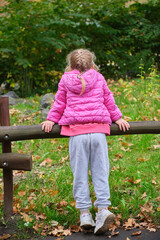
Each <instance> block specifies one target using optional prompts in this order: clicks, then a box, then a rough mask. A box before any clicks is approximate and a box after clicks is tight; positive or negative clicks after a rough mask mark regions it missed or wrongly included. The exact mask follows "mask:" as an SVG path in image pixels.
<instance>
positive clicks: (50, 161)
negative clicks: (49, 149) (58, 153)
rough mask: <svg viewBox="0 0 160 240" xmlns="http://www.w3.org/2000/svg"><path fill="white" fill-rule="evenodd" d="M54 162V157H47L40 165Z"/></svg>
mask: <svg viewBox="0 0 160 240" xmlns="http://www.w3.org/2000/svg"><path fill="white" fill-rule="evenodd" d="M52 162H53V160H52V159H50V158H46V159H45V160H44V161H43V162H42V163H41V164H40V166H45V165H46V164H47V163H48V164H49V163H52Z"/></svg>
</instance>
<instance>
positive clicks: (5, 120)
mask: <svg viewBox="0 0 160 240" xmlns="http://www.w3.org/2000/svg"><path fill="white" fill-rule="evenodd" d="M0 126H10V117H9V99H8V97H0ZM2 152H3V153H10V152H11V142H10V141H7V142H3V143H2ZM3 183H4V217H5V218H6V217H10V216H11V215H12V214H13V173H12V170H11V169H3Z"/></svg>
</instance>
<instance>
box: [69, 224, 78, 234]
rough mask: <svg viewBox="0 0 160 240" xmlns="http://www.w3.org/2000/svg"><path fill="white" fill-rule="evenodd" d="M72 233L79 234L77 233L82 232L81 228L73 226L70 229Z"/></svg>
mask: <svg viewBox="0 0 160 240" xmlns="http://www.w3.org/2000/svg"><path fill="white" fill-rule="evenodd" d="M69 229H70V231H71V232H74V233H77V232H81V228H80V227H79V226H77V225H72V226H70V227H69Z"/></svg>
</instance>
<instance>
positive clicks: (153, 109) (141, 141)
mask: <svg viewBox="0 0 160 240" xmlns="http://www.w3.org/2000/svg"><path fill="white" fill-rule="evenodd" d="M159 79H160V76H159V77H156V76H155V77H152V79H149V78H148V79H147V80H146V81H145V80H143V81H142V80H141V79H136V80H133V81H123V80H122V79H120V80H119V81H118V82H113V81H111V82H109V84H108V85H109V88H110V89H111V90H112V91H113V92H114V96H115V100H116V103H117V105H118V106H119V108H120V109H121V111H122V113H123V115H124V118H125V119H129V121H144V120H153V121H154V120H159V121H160V117H159V115H160V114H159V113H160V109H159V100H160V95H159V92H160V91H159V90H160V87H159V86H160V84H159V83H160V80H159ZM39 102H40V96H37V95H36V96H35V97H32V98H28V99H26V103H25V104H24V103H23V104H17V105H16V106H13V107H10V115H11V117H10V118H11V125H14V124H16V125H34V124H40V123H41V114H40V112H39V110H38V109H39ZM17 110H18V111H17ZM107 141H108V148H109V158H110V179H109V180H110V192H111V202H112V207H113V209H112V211H113V212H114V213H115V214H119V213H121V214H122V220H125V219H128V218H129V217H135V216H137V214H138V213H140V206H143V205H144V204H145V203H149V204H151V205H152V207H153V213H152V214H151V217H152V220H153V221H154V223H156V224H159V222H160V214H159V213H160V212H159V208H158V207H159V198H158V196H159V189H160V185H159V180H160V177H159V176H160V166H159V165H160V161H159V160H160V158H159V148H156V147H155V146H157V145H160V136H159V135H156V134H155V135H126V136H109V137H107ZM68 145H69V139H68V138H63V139H40V140H27V141H18V142H12V151H14V152H17V151H19V152H23V153H29V154H32V155H33V169H32V171H31V172H22V171H14V179H15V183H14V210H15V211H17V214H21V213H26V214H27V215H28V216H30V218H31V219H30V220H29V223H27V224H29V225H28V227H25V224H26V222H27V220H26V219H24V220H23V221H22V220H21V221H18V224H19V228H20V229H23V230H24V229H26V228H27V229H28V228H30V229H32V228H33V226H35V224H36V223H38V228H39V230H40V231H41V229H43V228H44V226H46V225H47V226H49V225H50V224H51V222H52V221H53V220H56V221H58V222H59V223H60V224H61V225H63V226H64V227H68V226H69V225H76V224H78V223H79V212H78V210H77V209H76V208H75V205H74V199H73V196H72V186H73V184H72V181H73V176H72V172H71V168H70V163H69V157H67V156H68V155H69V153H68ZM0 148H1V146H0ZM0 150H1V149H0ZM47 159H49V161H48V160H47ZM50 159H51V160H50ZM44 160H46V161H48V162H46V164H45V165H43V164H42V163H43V161H44ZM0 177H2V169H0ZM136 180H139V181H138V182H136ZM89 184H90V189H91V197H92V200H93V202H94V200H95V193H94V189H93V185H92V182H91V176H90V177H89ZM2 193H3V186H2V183H1V182H0V194H2ZM21 193H24V194H22V195H21ZM144 193H146V196H145V197H143V196H142V195H143V194H144ZM62 200H64V201H65V202H64V201H63V202H62ZM0 204H1V208H0V217H1V218H2V214H3V203H2V201H1V203H0ZM91 211H92V212H93V213H94V212H95V209H94V208H92V209H91ZM42 213H43V214H44V216H45V219H43V217H42V216H41V214H42ZM37 216H39V217H37Z"/></svg>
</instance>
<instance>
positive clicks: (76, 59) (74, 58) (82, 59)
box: [65, 48, 99, 95]
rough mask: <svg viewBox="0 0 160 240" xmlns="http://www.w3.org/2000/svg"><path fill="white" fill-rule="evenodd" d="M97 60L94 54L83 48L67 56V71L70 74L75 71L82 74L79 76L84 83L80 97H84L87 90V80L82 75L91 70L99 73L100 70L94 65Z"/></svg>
mask: <svg viewBox="0 0 160 240" xmlns="http://www.w3.org/2000/svg"><path fill="white" fill-rule="evenodd" d="M95 60H96V56H95V54H94V53H93V52H91V51H89V50H87V49H82V48H80V49H76V50H74V51H72V52H71V53H69V54H68V55H67V64H68V65H67V67H66V69H65V71H66V72H69V71H71V70H74V69H77V70H78V71H80V74H78V76H77V77H78V78H80V79H81V82H82V91H81V93H80V95H82V94H83V92H84V90H85V80H84V79H83V78H81V75H82V74H83V73H84V72H85V71H87V70H89V69H91V68H94V69H95V70H97V71H98V70H99V68H98V66H97V65H96V64H95V63H94V61H95Z"/></svg>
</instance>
